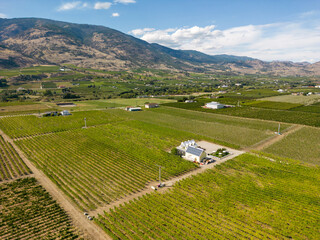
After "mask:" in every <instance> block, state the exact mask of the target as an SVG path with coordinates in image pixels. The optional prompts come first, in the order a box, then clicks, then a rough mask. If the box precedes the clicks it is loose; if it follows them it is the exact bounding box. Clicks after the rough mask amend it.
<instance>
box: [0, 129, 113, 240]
mask: <svg viewBox="0 0 320 240" xmlns="http://www.w3.org/2000/svg"><path fill="white" fill-rule="evenodd" d="M0 135H2V137H3V138H4V140H6V141H8V142H10V143H11V144H12V146H13V147H14V149H15V150H16V151H17V153H18V154H19V155H20V157H21V158H22V160H23V161H24V162H25V163H26V164H27V166H28V167H29V168H30V169H31V171H32V172H33V175H32V176H33V177H35V178H36V179H37V180H38V181H39V183H40V184H41V185H42V186H43V187H44V188H45V189H46V190H47V191H48V192H49V193H50V195H51V196H52V197H53V199H55V200H56V201H57V202H58V204H59V205H60V206H61V207H62V208H63V209H64V210H65V211H66V212H67V214H68V215H69V216H70V217H71V219H72V222H73V223H74V225H75V226H76V227H78V229H79V230H80V231H81V232H82V233H83V234H84V237H85V238H86V239H94V240H95V239H97V240H100V239H101V240H105V239H107V240H109V239H112V238H110V237H109V236H108V235H107V234H106V233H105V232H104V231H103V230H102V229H101V228H100V227H99V226H97V225H96V224H95V223H94V222H93V221H89V220H88V219H87V218H86V217H85V216H84V214H83V213H82V212H81V211H80V210H79V209H78V208H77V207H76V206H75V205H74V204H73V203H71V202H70V201H68V197H67V196H66V195H65V194H64V193H63V192H62V191H61V190H60V189H59V188H58V187H57V186H56V185H55V184H54V183H53V182H51V180H50V179H49V178H48V177H47V176H46V175H45V174H44V173H43V172H42V171H40V170H38V169H37V168H36V167H35V166H34V165H33V163H32V162H30V161H29V160H28V158H26V156H25V155H24V153H23V152H22V151H21V150H20V149H19V148H18V147H17V146H16V145H15V143H14V141H13V140H12V139H11V138H9V137H8V136H7V135H6V134H4V133H3V131H2V130H0Z"/></svg>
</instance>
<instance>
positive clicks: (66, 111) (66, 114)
mask: <svg viewBox="0 0 320 240" xmlns="http://www.w3.org/2000/svg"><path fill="white" fill-rule="evenodd" d="M61 115H62V116H69V115H71V113H70V112H69V111H68V110H63V111H62V112H61Z"/></svg>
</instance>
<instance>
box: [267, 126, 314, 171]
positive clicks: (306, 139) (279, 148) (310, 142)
mask: <svg viewBox="0 0 320 240" xmlns="http://www.w3.org/2000/svg"><path fill="white" fill-rule="evenodd" d="M319 136H320V129H316V128H311V127H303V128H302V129H300V130H298V131H297V132H294V133H292V134H289V135H288V136H286V137H285V138H284V139H282V140H281V141H280V142H277V143H275V144H273V145H271V146H269V147H268V148H266V149H264V151H266V152H268V153H273V154H276V155H279V156H283V157H288V158H293V159H297V160H301V161H304V162H308V163H313V164H318V165H320V137H319Z"/></svg>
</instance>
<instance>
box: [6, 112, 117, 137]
mask: <svg viewBox="0 0 320 240" xmlns="http://www.w3.org/2000/svg"><path fill="white" fill-rule="evenodd" d="M84 118H86V119H87V120H86V121H87V126H94V125H99V124H105V123H111V122H115V121H120V120H122V118H119V117H117V116H115V115H114V114H113V113H112V112H111V111H87V112H73V113H72V115H71V116H55V117H37V116H33V115H30V116H23V117H21V116H17V117H3V118H0V126H1V129H2V130H3V131H4V132H5V133H6V134H8V135H9V136H10V137H11V138H18V137H26V136H32V135H37V134H43V133H49V132H61V131H65V130H70V129H77V128H82V127H83V126H84Z"/></svg>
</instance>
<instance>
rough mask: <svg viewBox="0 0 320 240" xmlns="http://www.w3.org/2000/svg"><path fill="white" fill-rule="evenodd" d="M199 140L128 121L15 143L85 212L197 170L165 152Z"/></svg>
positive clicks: (189, 163) (177, 132)
mask: <svg viewBox="0 0 320 240" xmlns="http://www.w3.org/2000/svg"><path fill="white" fill-rule="evenodd" d="M195 137H196V136H195V135H193V134H186V133H185V132H179V131H174V130H172V129H168V128H164V127H162V128H161V127H157V126H155V125H152V124H147V123H142V122H137V121H129V122H121V123H113V124H107V125H102V126H98V127H94V128H88V129H78V130H73V131H66V132H62V133H55V134H49V135H43V136H37V137H33V138H28V139H24V140H20V141H17V142H16V144H17V145H18V146H19V147H20V148H21V149H22V150H23V151H24V152H25V153H26V155H27V156H28V158H29V159H30V160H31V161H32V162H33V163H34V164H35V165H36V166H37V167H38V168H39V169H41V170H42V171H43V172H44V173H45V174H46V175H47V176H48V177H49V178H50V179H51V180H52V181H53V182H54V183H56V185H57V186H58V187H60V188H61V189H62V190H63V191H64V193H65V194H66V195H67V196H69V197H70V199H71V200H72V201H74V202H75V203H76V204H77V205H78V206H79V207H80V208H81V209H82V210H92V209H95V208H97V207H99V206H103V205H105V204H108V203H110V202H112V201H115V200H117V199H119V198H121V197H124V196H125V195H129V194H132V193H134V192H137V191H139V190H141V189H143V188H144V187H145V185H146V184H147V183H149V182H150V181H155V180H157V179H158V167H157V165H161V166H163V167H164V168H165V170H164V171H163V174H162V177H163V179H168V178H170V177H173V176H176V175H179V174H181V173H183V172H186V171H189V170H191V169H194V168H196V167H197V166H196V165H194V163H192V162H190V161H186V160H183V159H181V158H180V157H178V156H176V155H173V154H170V153H168V152H166V150H168V149H171V148H172V147H174V146H177V145H179V144H180V142H181V141H183V140H185V139H192V138H195Z"/></svg>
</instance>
